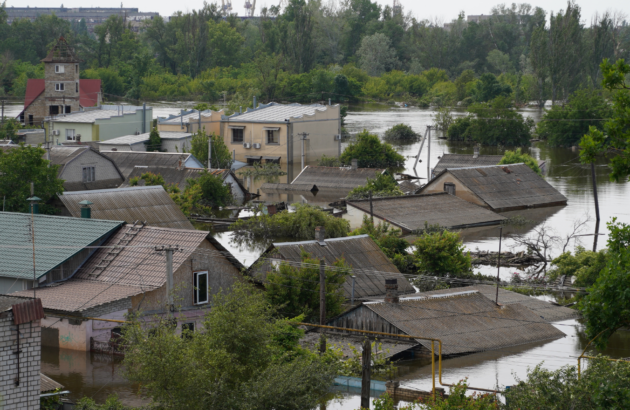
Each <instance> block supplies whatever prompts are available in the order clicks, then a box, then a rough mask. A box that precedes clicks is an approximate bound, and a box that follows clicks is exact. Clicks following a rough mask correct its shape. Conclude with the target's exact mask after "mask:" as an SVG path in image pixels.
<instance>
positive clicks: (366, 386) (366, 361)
mask: <svg viewBox="0 0 630 410" xmlns="http://www.w3.org/2000/svg"><path fill="white" fill-rule="evenodd" d="M361 362H362V363H361V364H362V367H363V372H362V375H361V376H362V377H361V408H362V409H369V408H370V382H371V380H370V376H371V374H370V370H371V364H372V343H371V342H370V339H365V341H364V342H363V353H362V355H361Z"/></svg>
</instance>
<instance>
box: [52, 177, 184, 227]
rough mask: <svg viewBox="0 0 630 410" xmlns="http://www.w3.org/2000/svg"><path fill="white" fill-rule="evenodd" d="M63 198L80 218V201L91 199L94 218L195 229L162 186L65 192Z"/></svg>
mask: <svg viewBox="0 0 630 410" xmlns="http://www.w3.org/2000/svg"><path fill="white" fill-rule="evenodd" d="M59 199H61V202H63V204H64V206H65V207H66V208H67V209H68V211H69V212H70V214H71V215H72V216H74V217H76V218H80V217H81V205H79V202H81V201H83V200H86V199H87V200H88V201H90V202H92V203H93V205H91V208H92V217H93V218H95V219H107V220H116V221H120V220H122V221H125V222H127V223H134V222H135V221H140V222H144V221H146V222H147V224H148V225H150V226H158V227H163V228H178V229H194V227H193V225H192V224H191V223H190V221H189V220H188V218H186V215H184V213H183V212H182V211H181V209H179V206H177V204H176V203H175V202H174V201H173V200H172V199H171V197H170V196H169V194H168V192H166V191H165V190H164V188H163V187H162V186H161V185H153V186H135V187H128V188H116V189H96V190H90V191H73V192H64V193H63V194H62V195H59Z"/></svg>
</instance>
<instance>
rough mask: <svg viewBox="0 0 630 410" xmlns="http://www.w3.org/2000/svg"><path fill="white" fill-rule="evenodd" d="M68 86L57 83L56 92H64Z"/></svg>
mask: <svg viewBox="0 0 630 410" xmlns="http://www.w3.org/2000/svg"><path fill="white" fill-rule="evenodd" d="M65 89H66V86H65V84H64V83H55V91H64V90H65Z"/></svg>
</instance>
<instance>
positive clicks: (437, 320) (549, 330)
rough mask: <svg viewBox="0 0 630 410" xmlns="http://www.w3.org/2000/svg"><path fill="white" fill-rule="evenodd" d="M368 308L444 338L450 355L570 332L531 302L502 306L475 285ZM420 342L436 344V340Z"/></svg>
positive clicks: (407, 329)
mask: <svg viewBox="0 0 630 410" xmlns="http://www.w3.org/2000/svg"><path fill="white" fill-rule="evenodd" d="M363 307H365V308H367V309H369V310H371V311H373V312H374V313H376V314H377V315H379V316H380V317H381V318H383V319H385V320H386V321H387V322H389V323H391V324H392V325H394V326H395V327H396V328H398V329H399V330H400V331H402V332H403V333H404V334H407V335H410V336H424V337H430V338H434V339H440V340H442V354H444V355H453V354H464V353H474V352H481V351H485V350H494V349H501V348H504V347H510V346H517V345H521V344H526V343H532V342H538V341H542V340H550V339H556V338H559V337H563V336H565V335H564V333H562V332H561V331H560V330H558V329H556V328H555V327H554V326H553V325H551V324H550V323H547V322H546V321H545V320H544V319H542V318H541V317H540V316H539V315H538V314H537V313H535V312H533V311H531V310H530V309H528V308H527V307H525V306H523V305H519V304H513V305H508V306H500V307H497V306H496V305H495V304H494V302H493V301H491V300H490V299H488V298H487V297H485V296H484V295H482V294H481V293H479V292H477V291H474V290H473V291H468V292H463V293H460V294H453V295H433V296H428V297H409V298H401V299H400V303H386V302H366V303H364V304H363ZM417 341H418V342H419V343H420V344H422V345H423V346H424V347H426V348H427V349H431V342H430V341H427V340H420V339H417ZM436 349H437V346H436Z"/></svg>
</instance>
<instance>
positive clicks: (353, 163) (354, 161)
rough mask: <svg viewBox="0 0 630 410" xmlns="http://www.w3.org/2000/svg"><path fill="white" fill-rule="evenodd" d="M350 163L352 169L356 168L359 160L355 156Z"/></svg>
mask: <svg viewBox="0 0 630 410" xmlns="http://www.w3.org/2000/svg"><path fill="white" fill-rule="evenodd" d="M351 164H352V169H357V168H359V160H358V159H356V158H355V159H353V160H352V161H351Z"/></svg>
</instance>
